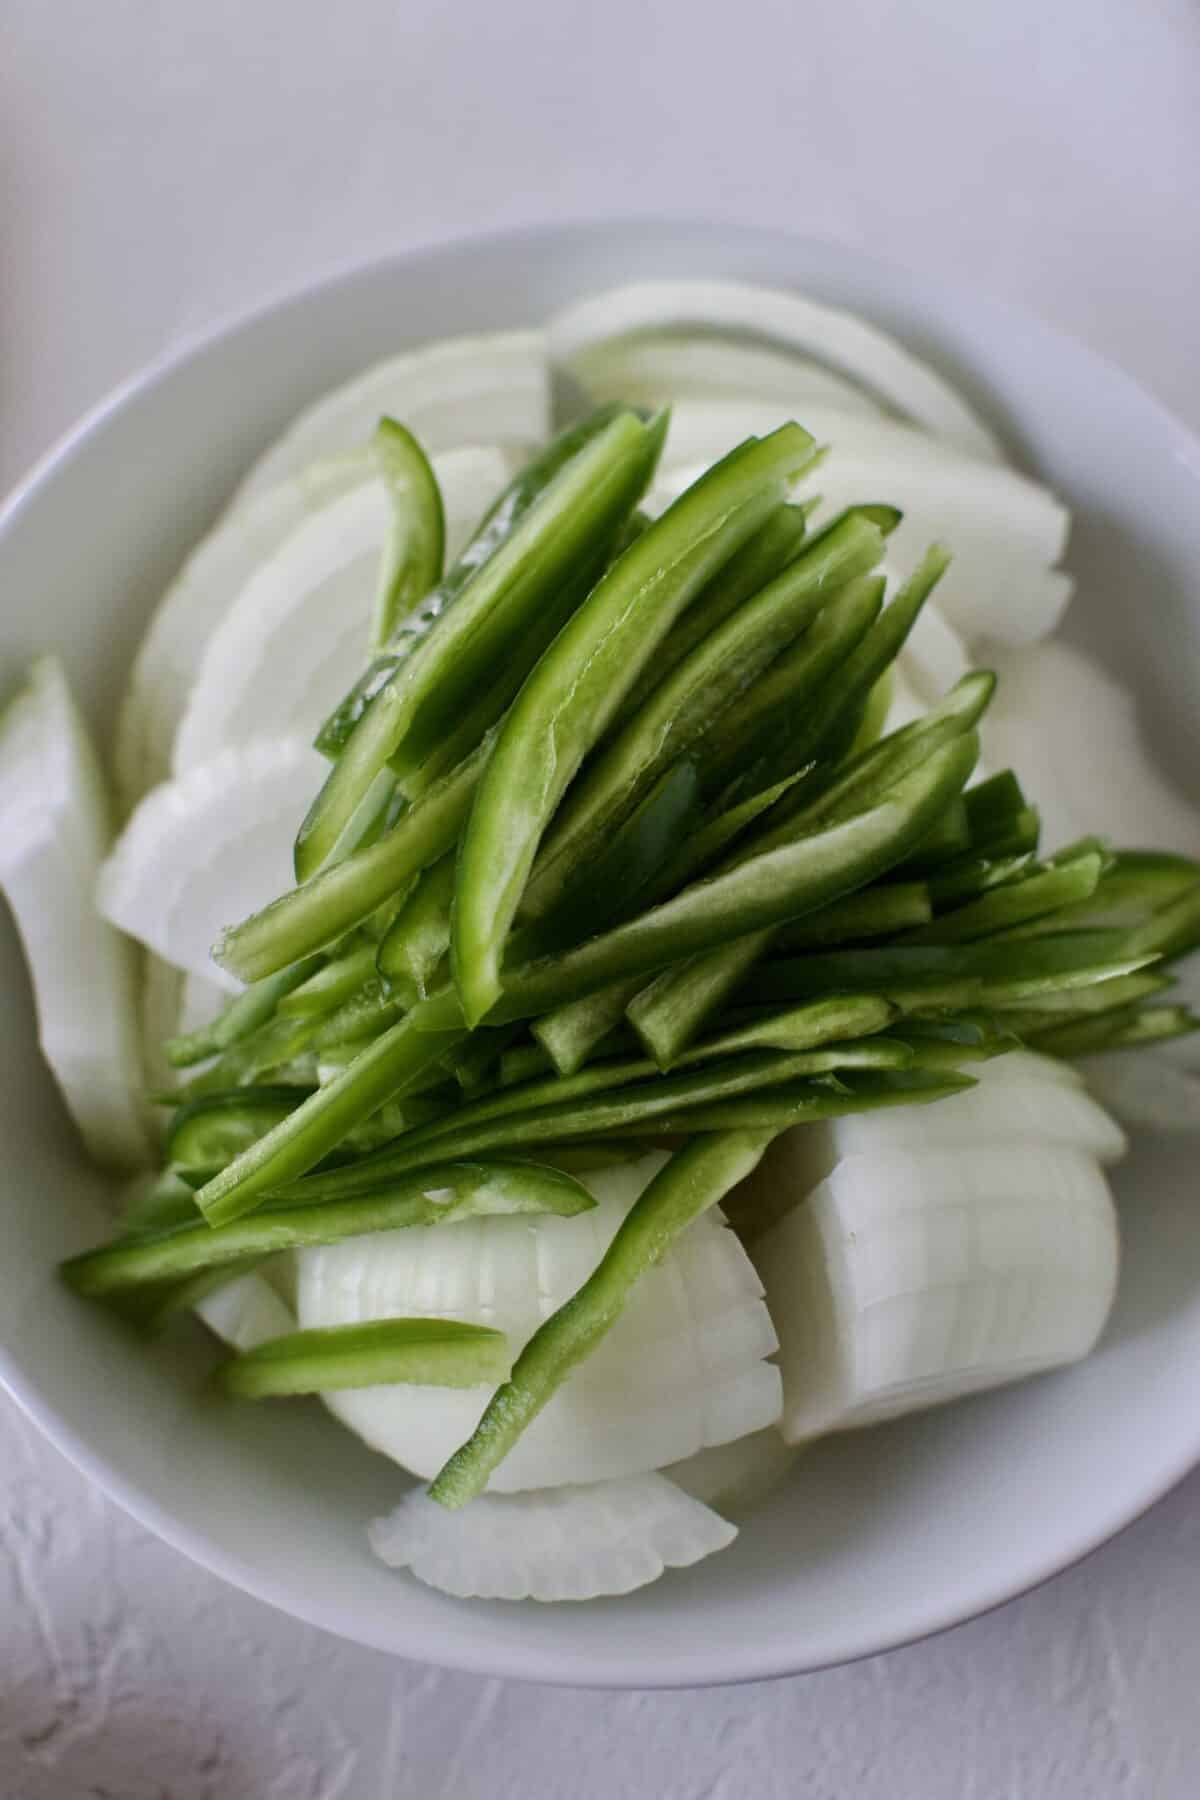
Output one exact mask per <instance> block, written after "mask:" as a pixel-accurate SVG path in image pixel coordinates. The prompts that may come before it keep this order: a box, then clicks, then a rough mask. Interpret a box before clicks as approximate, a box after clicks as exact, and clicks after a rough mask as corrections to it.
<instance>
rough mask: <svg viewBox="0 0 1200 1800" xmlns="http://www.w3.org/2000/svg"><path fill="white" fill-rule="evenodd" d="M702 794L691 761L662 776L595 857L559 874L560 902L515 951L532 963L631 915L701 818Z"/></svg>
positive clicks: (520, 936) (519, 930)
mask: <svg viewBox="0 0 1200 1800" xmlns="http://www.w3.org/2000/svg"><path fill="white" fill-rule="evenodd" d="M699 791H700V783H699V777H698V775H697V772H696V765H695V764H694V763H693V762H691V761H689V760H687V759H684V760H682V761H680V762H677V763H675V764H674V766H673V767H671V768H669V769H667V770H666V771H665V772H664V773H663V774H662V775H660V776H659V778H658V780H657V781H656V782H655V784H654V786H653V787H652V788H651V789H650V790H649V792H648V793H646V794H645V795H644V796H643V797H642V799H641V800H640V801H639V802H638V803H637V805H636V806H635V807H634V809H633V811H632V812H631V813H630V814H629V815H628V816H627V817H626V818H625V819H624V820H623V821H622V822H621V824H619V825H618V826H617V827H616V829H615V830H614V831H613V832H612V833H611V834H610V835H609V836H607V838H606V839H603V840H598V841H597V842H596V843H595V844H593V845H592V847H591V853H590V856H589V858H588V859H587V860H584V861H581V862H579V863H578V864H576V865H574V866H573V867H572V868H571V869H570V870H568V871H566V872H565V874H564V872H563V871H562V870H560V871H559V873H560V874H564V879H563V883H562V888H561V892H560V894H559V896H558V899H557V901H556V902H555V904H554V905H553V906H552V907H551V908H550V909H549V912H548V916H546V917H542V918H539V920H538V922H537V923H536V924H535V925H528V926H523V925H518V926H517V927H516V929H515V930H514V932H513V934H512V937H511V939H510V940H509V947H508V954H509V956H510V957H511V958H512V959H513V960H515V961H518V962H525V961H528V960H529V957H530V956H542V955H545V954H547V953H548V952H550V951H552V950H558V949H562V948H565V946H566V945H568V944H573V943H578V942H579V940H580V939H581V938H585V937H591V936H592V934H593V933H594V932H597V931H602V930H603V929H604V928H605V926H608V925H613V924H616V923H617V922H618V921H619V920H621V919H627V918H631V917H632V916H633V914H634V913H636V912H637V911H638V910H639V909H640V907H641V906H642V905H644V904H645V899H646V896H647V891H648V890H649V893H650V895H651V896H653V894H654V891H655V890H656V888H657V887H658V885H659V877H661V875H662V871H663V868H664V866H665V865H666V864H667V863H668V862H669V860H670V855H671V852H672V851H673V850H674V849H675V847H676V845H677V844H678V843H679V841H680V839H681V838H685V837H686V836H687V833H688V830H689V828H690V827H691V826H692V825H694V824H695V823H696V820H697V816H698V811H699ZM543 897H544V898H548V893H547V894H546V895H544V896H543ZM522 910H523V909H522Z"/></svg>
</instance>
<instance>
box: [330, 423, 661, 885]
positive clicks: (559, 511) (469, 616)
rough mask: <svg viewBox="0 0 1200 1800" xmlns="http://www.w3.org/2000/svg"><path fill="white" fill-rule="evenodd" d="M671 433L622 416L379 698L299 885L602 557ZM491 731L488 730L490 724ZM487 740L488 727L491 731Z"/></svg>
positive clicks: (337, 779)
mask: <svg viewBox="0 0 1200 1800" xmlns="http://www.w3.org/2000/svg"><path fill="white" fill-rule="evenodd" d="M664 430H665V421H664V422H663V423H662V425H661V426H658V427H647V426H645V425H643V423H642V421H641V420H640V419H639V418H638V417H637V416H636V415H635V414H633V413H622V414H618V416H617V417H616V418H615V419H613V420H612V422H611V424H609V425H608V426H606V428H605V429H604V430H603V431H602V432H600V434H599V435H598V436H597V437H595V438H593V439H592V440H591V441H590V442H589V443H588V444H586V445H585V446H584V448H583V449H582V450H580V451H579V452H578V454H577V455H576V456H574V457H572V458H571V459H570V461H569V462H567V463H566V464H565V465H564V466H563V468H562V469H561V470H560V471H559V473H558V474H557V475H556V476H555V477H554V479H553V480H552V481H551V482H550V485H549V486H548V487H547V488H546V489H545V490H544V491H543V493H542V494H541V495H540V497H539V498H538V499H537V500H536V501H535V502H534V504H533V505H532V506H531V507H530V509H529V511H528V512H527V513H526V514H525V515H524V516H523V518H522V519H521V521H520V523H519V524H518V525H517V526H516V528H515V529H514V531H513V532H512V534H511V536H510V537H509V538H508V539H507V541H506V542H504V543H503V544H502V545H501V546H500V548H499V549H498V550H497V551H496V552H495V554H494V555H493V556H491V557H489V559H488V560H487V561H486V562H485V563H484V564H483V566H482V567H481V568H480V569H479V570H478V571H477V572H476V573H475V574H474V575H473V576H472V578H471V580H470V581H469V582H468V583H467V584H466V586H465V587H464V588H463V589H462V591H461V593H460V594H459V595H458V596H457V598H456V600H455V602H454V605H453V606H450V607H448V608H447V609H446V611H445V612H443V613H442V614H441V616H440V617H439V618H438V619H437V620H436V622H435V623H434V624H433V625H432V627H431V628H430V630H429V632H428V634H427V635H426V636H425V637H424V638H422V639H421V641H420V642H419V643H418V644H417V646H416V648H415V649H414V650H413V652H412V654H411V655H410V656H409V657H408V658H407V659H406V660H405V661H404V662H403V663H402V664H400V666H399V667H398V668H397V669H396V670H395V671H394V673H393V674H392V676H391V677H390V679H389V680H388V681H387V682H386V683H385V684H384V686H383V687H382V688H381V689H380V690H379V692H378V693H377V694H376V695H375V697H374V699H373V700H372V701H371V703H370V705H369V706H368V707H367V710H366V711H365V712H364V713H363V715H362V718H361V719H360V720H359V722H358V724H357V725H356V726H355V727H354V730H353V731H352V733H351V734H350V737H349V738H348V739H347V741H346V744H345V746H344V748H343V749H342V753H341V755H340V757H339V758H338V760H337V762H336V763H335V764H334V766H333V768H332V770H331V771H330V774H329V776H328V777H327V779H326V782H325V785H324V787H323V788H322V789H321V792H320V794H319V795H318V796H317V798H316V800H315V801H314V802H313V805H312V807H311V809H310V811H309V814H308V817H307V819H306V820H305V822H304V824H303V826H302V827H301V831H300V835H299V837H298V838H297V840H296V873H297V875H298V876H300V877H302V878H305V877H308V876H310V875H314V874H316V872H317V870H318V869H320V868H321V867H322V865H323V864H324V863H325V861H326V860H327V858H328V857H329V856H330V855H331V854H332V853H333V850H334V848H335V846H336V844H337V841H338V839H339V837H340V836H341V834H342V832H343V831H344V829H345V827H346V825H347V824H348V822H349V820H350V818H351V817H352V815H353V813H354V811H355V808H356V807H357V806H358V804H359V802H360V801H361V800H362V797H363V795H364V794H365V793H366V792H367V789H368V788H369V787H370V785H371V783H372V782H373V781H374V779H375V777H376V776H377V775H379V774H380V772H381V771H382V770H383V769H384V768H385V767H387V766H389V765H390V766H391V767H392V768H393V769H397V758H398V755H399V753H400V752H401V749H403V752H404V763H403V768H401V769H399V770H398V773H399V774H400V779H401V786H402V788H403V786H404V776H405V774H406V773H410V772H413V771H415V770H417V769H419V767H420V764H421V762H422V761H423V760H424V758H425V757H426V756H427V755H428V753H429V751H430V750H431V749H432V748H434V747H435V746H436V745H437V743H438V742H439V740H441V739H443V738H444V737H445V736H446V734H447V732H448V731H451V730H453V728H454V725H455V723H456V718H455V715H456V714H457V713H459V712H461V711H462V710H463V708H464V707H465V706H466V705H468V704H469V703H470V702H471V701H472V700H473V699H475V698H476V696H477V694H478V691H479V689H480V688H481V686H484V685H487V684H488V683H490V681H491V679H492V677H493V675H494V673H495V671H496V669H497V668H498V667H500V666H501V663H502V661H503V660H504V659H507V658H509V657H511V655H512V653H513V640H514V637H519V635H520V633H521V632H522V631H523V630H524V628H525V627H526V626H527V625H529V624H530V623H531V622H532V621H533V619H534V618H535V617H536V615H537V613H538V611H539V609H541V608H543V607H544V605H545V603H546V600H547V597H551V596H553V595H555V594H556V593H557V592H559V591H560V590H561V588H562V586H563V585H564V583H566V582H569V581H570V580H571V578H572V576H573V574H574V573H575V572H576V571H577V570H578V567H579V565H580V563H581V562H584V561H587V560H588V559H589V558H590V557H592V556H593V555H594V554H598V553H600V552H602V550H603V549H604V548H605V547H606V546H607V543H608V541H609V539H610V538H611V537H612V536H613V534H614V533H615V532H617V531H618V530H619V529H620V527H621V524H622V523H623V521H624V520H625V519H626V518H627V516H628V515H629V513H630V512H631V511H632V509H633V507H634V506H635V505H636V504H637V501H638V498H639V496H640V494H641V492H642V489H643V488H644V487H645V485H646V482H647V481H648V480H649V478H650V476H651V474H652V473H653V469H654V464H655V462H656V461H657V458H658V451H659V448H660V445H661V438H662V435H663V431H664ZM486 723H488V724H490V723H492V721H487V722H486ZM484 728H486V725H485V727H484Z"/></svg>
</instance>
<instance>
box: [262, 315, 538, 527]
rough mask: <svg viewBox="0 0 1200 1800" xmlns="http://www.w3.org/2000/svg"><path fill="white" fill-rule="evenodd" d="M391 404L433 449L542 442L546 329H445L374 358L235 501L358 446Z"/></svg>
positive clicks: (298, 424) (289, 433) (299, 427)
mask: <svg viewBox="0 0 1200 1800" xmlns="http://www.w3.org/2000/svg"><path fill="white" fill-rule="evenodd" d="M385 413H386V414H388V415H390V416H391V417H392V418H395V419H399V420H400V422H401V424H402V425H406V426H407V427H408V429H409V430H410V431H411V432H412V433H413V435H414V436H415V437H416V438H418V439H419V440H420V443H421V446H422V448H423V449H424V450H425V452H426V454H428V455H432V454H433V453H434V452H435V451H438V450H454V449H457V448H458V447H459V446H460V445H462V444H517V445H520V446H522V447H523V448H528V447H529V446H530V445H534V444H539V443H541V442H542V440H543V439H544V438H545V437H547V436H548V434H549V431H550V368H549V364H548V362H547V360H546V347H545V340H544V338H543V335H542V333H541V332H539V331H502V332H495V333H493V334H491V335H487V336H481V337H454V338H445V339H442V340H440V341H439V342H437V343H433V344H425V345H423V346H421V347H420V348H419V349H416V350H406V351H404V352H403V353H402V354H401V355H399V356H392V357H389V358H388V359H387V360H386V361H384V362H380V363H376V364H374V366H373V367H371V368H369V369H367V370H365V371H364V372H363V373H362V374H360V375H356V376H355V377H354V378H353V379H352V380H351V381H348V382H344V383H343V384H342V385H340V386H339V387H335V388H333V389H332V390H330V391H329V392H328V393H326V394H324V395H323V396H322V397H321V399H319V400H318V401H316V402H315V403H314V404H313V405H312V406H309V407H307V408H306V409H305V410H304V411H303V412H302V413H300V415H299V417H298V418H296V419H295V420H294V422H293V423H292V424H291V425H290V426H289V427H288V429H287V430H286V431H285V432H284V433H283V435H282V437H280V438H279V439H278V440H277V441H276V442H275V443H274V444H272V446H271V447H270V449H269V450H266V451H265V452H264V453H263V455H262V456H260V457H259V459H258V461H257V462H256V463H255V464H254V466H253V467H252V468H251V470H250V472H249V474H248V475H247V476H246V478H245V480H244V481H243V482H242V485H241V486H240V487H239V489H238V491H237V494H236V496H235V500H234V504H235V506H241V505H242V504H243V503H244V502H245V501H246V500H247V499H249V498H250V497H251V496H253V495H256V494H258V493H260V492H261V491H262V490H263V489H264V488H268V487H270V486H271V485H272V484H273V483H274V482H278V481H286V480H287V479H288V478H289V477H290V476H291V475H293V474H295V472H296V471H297V470H298V469H302V468H303V467H304V466H305V464H306V463H311V462H314V461H315V460H316V459H317V458H318V457H324V456H334V455H337V454H338V453H339V452H341V451H346V450H355V449H358V448H359V447H360V446H361V445H363V444H365V443H367V442H368V440H369V439H370V436H371V433H372V432H373V431H374V429H375V427H376V425H377V424H378V423H379V420H380V418H381V417H382V416H383V415H384V414H385Z"/></svg>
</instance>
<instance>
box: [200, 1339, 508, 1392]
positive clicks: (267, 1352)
mask: <svg viewBox="0 0 1200 1800" xmlns="http://www.w3.org/2000/svg"><path fill="white" fill-rule="evenodd" d="M508 1368H509V1353H508V1339H507V1338H506V1337H505V1335H504V1333H503V1332H502V1331H496V1330H494V1329H493V1328H492V1327H491V1326H490V1325H471V1324H468V1323H466V1322H464V1321H462V1320H459V1319H372V1320H371V1321H370V1322H369V1323H367V1324H361V1325H324V1326H320V1327H318V1328H317V1329H315V1330H311V1331H292V1332H289V1333H288V1334H287V1336H286V1337H278V1338H271V1339H269V1340H268V1342H267V1343H265V1344H259V1345H257V1346H256V1348H255V1349H253V1350H244V1351H243V1352H242V1354H241V1355H240V1356H235V1357H232V1358H231V1359H230V1361H229V1362H226V1363H222V1364H221V1366H220V1368H219V1369H218V1370H217V1372H216V1375H215V1377H214V1380H215V1381H216V1384H217V1386H218V1387H220V1388H221V1389H223V1391H224V1392H225V1393H226V1394H229V1395H231V1396H232V1397H233V1398H234V1399H237V1400H266V1399H271V1398H274V1397H276V1396H280V1395H288V1394H324V1393H331V1392H333V1391H334V1390H336V1389H341V1388H365V1387H383V1386H386V1385H388V1384H389V1383H393V1382H415V1383H417V1384H419V1385H420V1386H421V1387H462V1388H469V1387H478V1386H481V1385H482V1384H483V1383H484V1382H491V1381H501V1380H503V1378H504V1376H505V1375H506V1374H507V1373H508Z"/></svg>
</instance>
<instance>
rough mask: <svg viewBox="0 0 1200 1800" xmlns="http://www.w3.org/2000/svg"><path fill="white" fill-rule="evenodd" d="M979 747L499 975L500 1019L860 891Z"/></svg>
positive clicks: (961, 747) (966, 743)
mask: <svg viewBox="0 0 1200 1800" xmlns="http://www.w3.org/2000/svg"><path fill="white" fill-rule="evenodd" d="M978 753H979V743H978V739H977V738H976V736H975V734H974V733H973V732H967V733H964V734H963V736H962V737H960V738H957V739H955V740H954V742H953V743H950V744H946V745H944V746H943V747H942V748H941V749H940V750H937V751H935V752H934V753H933V755H932V756H930V757H929V758H927V760H926V761H925V763H924V764H923V765H922V766H921V768H919V769H917V770H914V771H913V773H912V774H910V775H907V776H905V778H904V779H903V780H902V781H900V782H897V784H896V786H895V787H894V788H892V789H891V790H890V792H889V793H888V795H887V797H886V798H885V799H884V800H882V801H881V802H880V803H879V805H878V806H876V807H873V808H871V810H870V811H868V812H864V813H860V814H859V815H858V816H857V817H856V818H852V819H847V820H845V821H844V822H842V823H839V824H836V825H832V826H830V827H829V828H828V829H827V830H824V831H820V832H816V833H813V834H812V835H809V836H805V837H801V838H799V839H798V840H797V841H796V842H795V843H792V844H785V845H782V846H780V848H779V849H777V850H773V851H770V852H768V853H767V854H765V855H762V856H754V855H751V854H747V855H746V856H745V859H744V860H740V861H738V862H737V863H736V864H735V865H734V866H733V867H731V868H728V869H727V870H726V871H725V872H724V873H719V874H716V875H713V876H711V877H710V878H709V879H708V880H706V881H700V882H696V883H695V884H694V885H693V886H691V887H688V888H685V889H684V890H683V892H682V893H681V894H678V895H676V897H675V898H674V899H673V900H669V901H667V902H665V903H664V904H663V905H661V906H658V907H654V908H653V909H652V910H651V911H649V912H647V913H643V914H642V915H641V916H640V917H639V918H637V919H633V920H631V921H630V922H629V923H628V924H626V925H620V926H617V927H616V928H615V929H614V930H612V931H609V932H606V933H604V934H603V935H601V936H600V937H596V938H593V939H591V940H590V942H588V943H585V944H582V945H580V946H579V947H578V948H577V949H575V950H569V951H566V952H564V953H563V954H562V955H560V956H557V957H546V958H544V959H542V961H540V962H536V963H533V964H530V965H529V966H528V967H526V968H522V969H516V970H514V971H513V972H512V973H511V975H509V974H507V973H506V977H505V994H504V1000H503V1003H502V1005H501V1007H500V1008H498V1009H497V1010H498V1013H499V1016H500V1017H502V1018H521V1017H525V1018H527V1017H529V1016H531V1015H535V1014H537V1013H540V1012H545V1011H547V1010H548V1009H549V1008H550V1007H551V1006H558V1005H561V1004H562V1002H563V1001H565V1000H567V999H569V998H571V997H572V996H573V995H574V996H581V995H583V994H586V993H589V992H595V991H596V990H597V989H598V988H601V987H606V986H608V985H609V984H610V983H611V982H614V981H617V980H619V979H622V978H624V977H625V976H627V975H628V976H633V975H636V974H640V973H643V972H644V973H646V974H650V973H652V972H654V971H655V970H656V969H661V968H663V967H664V966H665V965H666V964H667V963H669V962H677V961H679V960H681V959H682V958H683V957H685V956H690V955H694V954H695V953H696V952H698V951H701V950H709V949H713V948H714V947H715V946H717V945H718V944H726V943H729V942H731V941H732V940H734V939H736V938H740V937H744V936H745V935H746V934H747V932H748V931H757V930H762V929H765V928H766V927H767V926H769V925H776V924H782V923H783V922H784V921H785V920H787V919H791V918H798V917H799V916H800V915H801V914H803V913H805V912H809V911H815V910H816V908H817V907H818V906H820V905H822V904H824V903H826V902H828V901H831V900H833V899H836V898H837V896H838V895H839V894H845V893H852V892H853V891H854V889H855V888H859V887H865V886H866V885H867V883H868V882H870V881H873V880H874V879H875V878H876V876H878V875H879V874H881V873H882V872H883V871H884V870H885V869H887V868H889V867H891V865H892V864H893V862H894V861H895V860H896V859H897V858H898V857H900V856H902V855H903V854H904V851H905V849H906V848H907V846H908V845H909V844H910V843H911V842H912V841H913V839H914V838H918V839H919V838H920V837H922V836H924V834H925V832H926V831H927V830H928V828H929V826H930V824H931V823H932V822H933V820H935V819H936V818H938V817H939V816H940V815H941V814H942V813H943V812H944V811H945V809H946V807H947V806H948V805H949V804H950V802H951V801H952V800H953V799H954V798H955V797H956V796H957V794H958V793H959V791H960V790H961V788H962V786H963V784H964V783H965V782H966V780H967V778H968V776H969V775H970V773H971V770H972V768H973V767H974V764H975V760H976V757H977V756H978Z"/></svg>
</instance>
